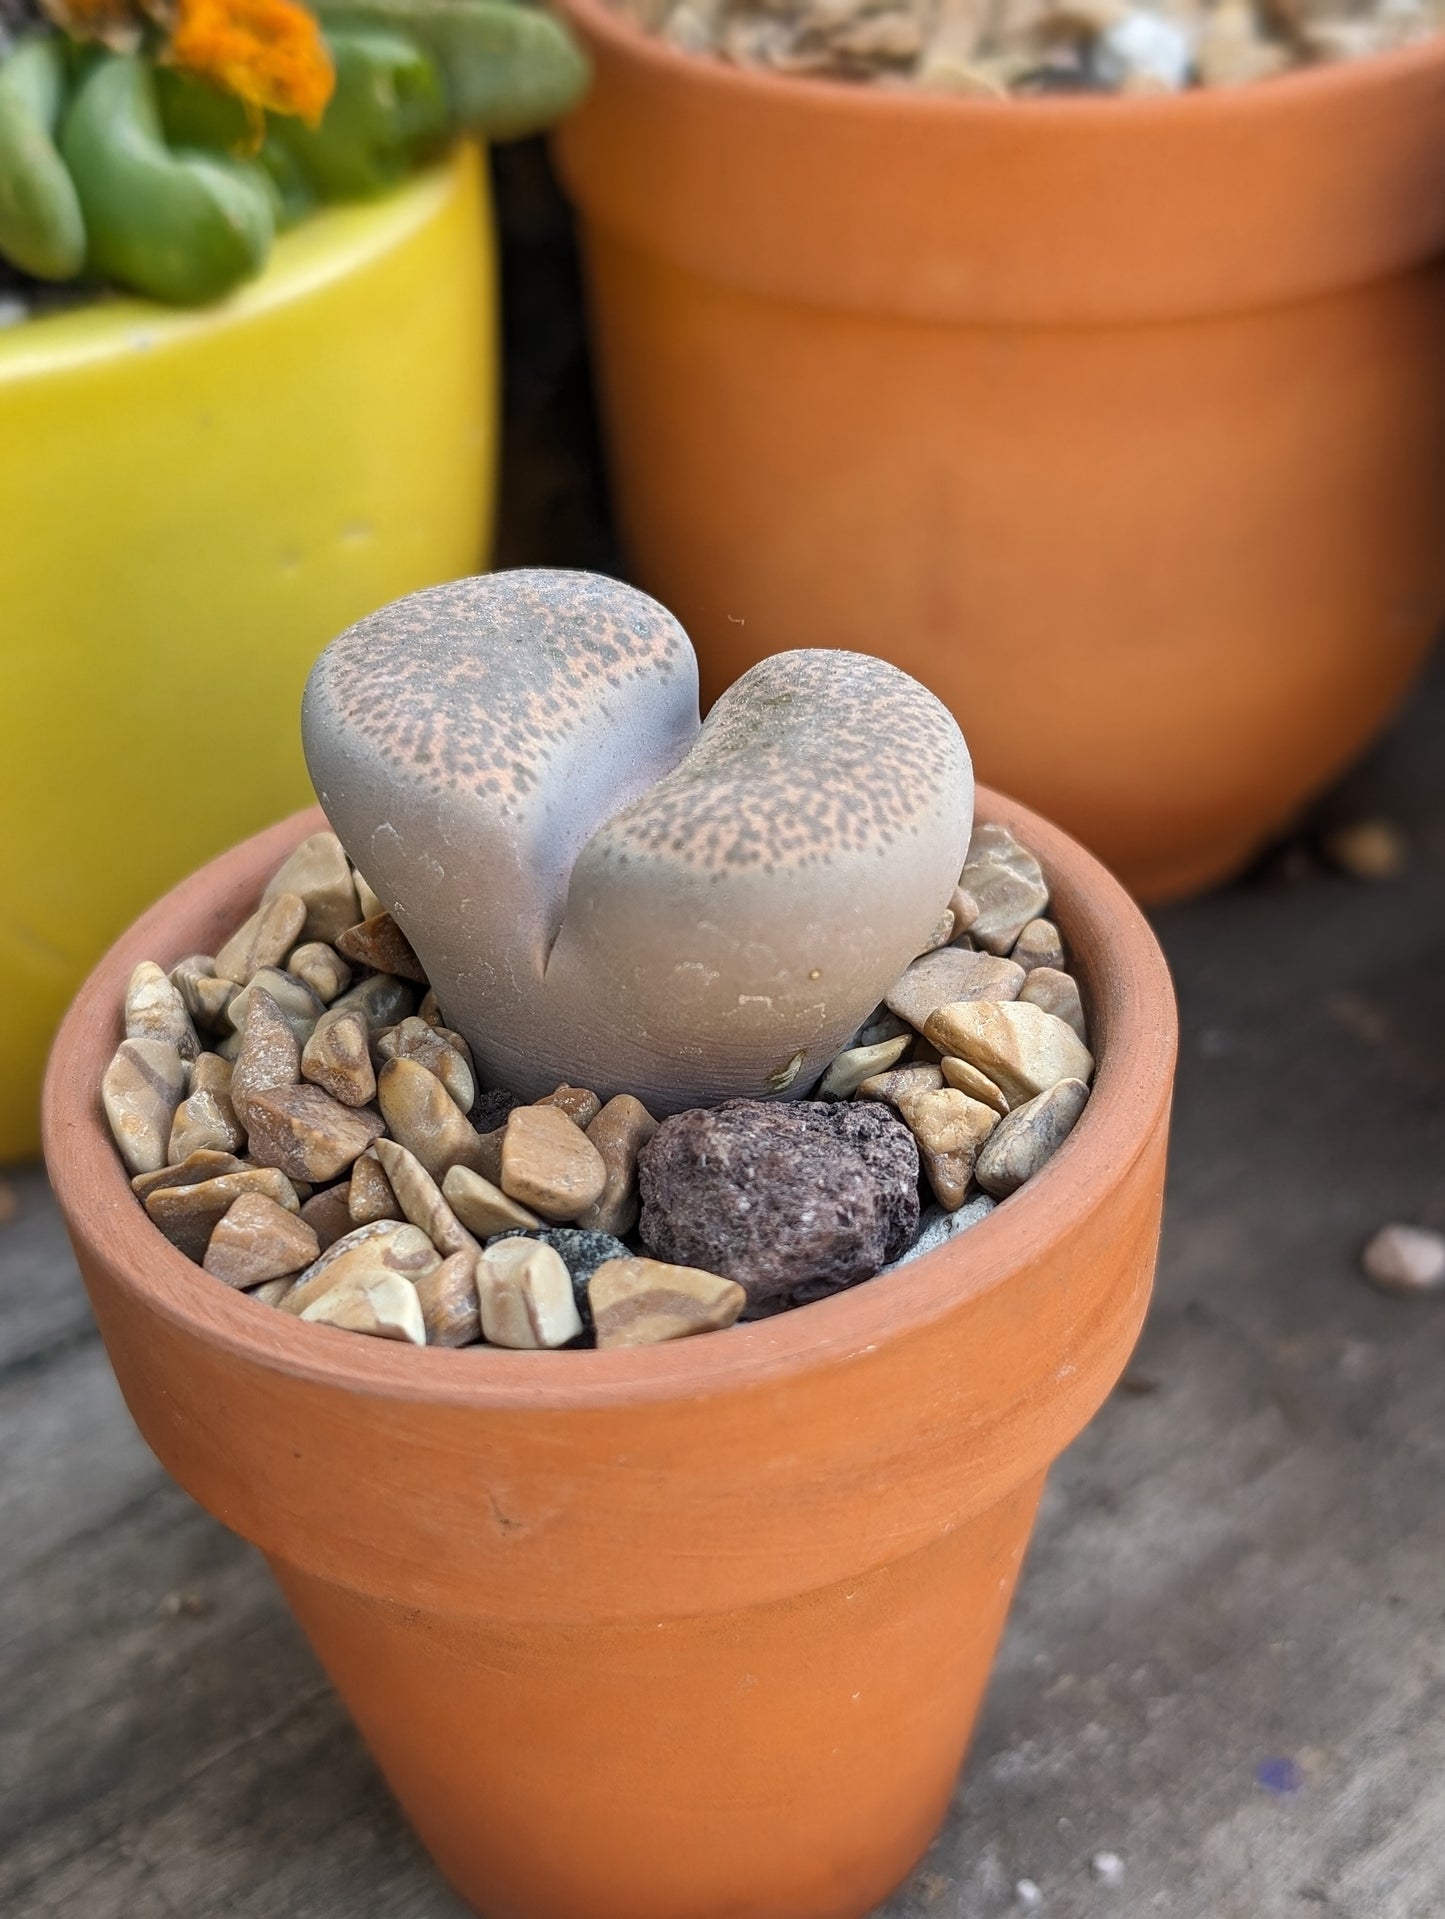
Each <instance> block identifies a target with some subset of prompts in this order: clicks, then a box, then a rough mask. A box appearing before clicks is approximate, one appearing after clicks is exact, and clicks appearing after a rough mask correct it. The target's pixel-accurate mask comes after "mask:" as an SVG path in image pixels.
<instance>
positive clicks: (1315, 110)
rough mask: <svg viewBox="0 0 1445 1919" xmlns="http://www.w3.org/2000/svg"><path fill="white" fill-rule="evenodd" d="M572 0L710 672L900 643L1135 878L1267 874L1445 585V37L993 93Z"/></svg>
mask: <svg viewBox="0 0 1445 1919" xmlns="http://www.w3.org/2000/svg"><path fill="white" fill-rule="evenodd" d="M562 4H563V7H564V11H565V12H566V13H567V15H568V17H569V18H570V20H571V21H572V23H573V25H574V26H575V27H576V28H577V30H578V31H579V33H580V34H581V35H582V37H583V39H584V40H585V42H586V44H587V48H588V52H589V53H590V55H591V57H592V59H593V62H594V64H595V69H596V79H595V83H594V85H593V88H592V91H591V93H590V95H589V97H588V99H587V100H586V101H585V103H584V104H583V106H582V107H581V109H580V110H579V111H578V112H577V113H576V114H575V115H574V116H573V117H572V118H571V119H570V120H569V121H567V122H566V123H565V124H564V126H563V127H562V128H561V129H560V130H559V132H558V134H557V136H556V151H557V155H558V159H559V162H560V165H561V170H562V174H563V177H564V181H565V184H566V185H567V187H568V189H569V191H570V193H571V195H572V197H573V198H574V199H575V201H576V203H577V205H578V207H579V209H580V212H581V215H582V235H583V240H584V245H585V255H586V265H587V271H588V280H589V285H590V297H591V307H592V316H593V322H594V339H595V349H596V358H597V363H598V368H599V373H600V381H601V393H602V400H603V405H604V413H605V423H606V428H607V438H608V445H609V453H610V459H611V463H612V472H613V479H614V492H615V498H616V503H617V508H618V512H619V515H620V522H621V529H622V533H623V537H624V541H625V543H626V545H627V547H628V548H629V550H630V553H631V556H632V561H633V568H634V571H635V573H636V576H637V578H638V579H639V581H640V583H641V584H643V585H645V586H646V587H647V588H648V589H649V590H650V591H652V592H653V593H655V594H657V595H658V596H659V597H660V598H661V599H662V600H663V602H664V603H665V604H666V605H668V606H670V607H672V608H673V609H674V610H675V611H676V613H677V614H678V616H679V618H681V619H682V621H683V622H684V624H685V625H686V626H687V628H688V631H689V632H690V633H691V635H692V637H693V640H694V642H695V643H696V645H697V648H698V651H699V653H700V655H701V657H702V660H703V664H704V673H705V684H706V687H707V689H708V691H709V693H710V694H711V695H712V696H715V695H716V694H717V693H718V692H719V691H720V690H721V689H722V688H723V687H724V686H726V685H727V684H728V683H729V682H730V681H732V680H733V679H734V678H735V677H736V676H737V675H738V674H739V673H740V672H742V671H743V670H744V669H745V668H746V667H748V666H749V665H751V664H752V663H753V662H754V661H756V660H757V659H759V658H760V657H761V656H762V655H764V654H766V653H769V652H772V651H776V650H777V649H779V648H783V647H790V646H805V645H831V646H850V647H858V648H861V649H862V650H864V651H868V652H882V653H886V654H887V655H888V657H889V658H891V659H894V660H896V661H897V663H898V664H899V665H900V666H903V667H905V668H907V670H908V671H909V672H910V673H913V674H915V675H917V676H918V677H919V678H920V679H923V680H925V681H926V682H927V683H928V684H929V685H930V686H931V687H932V688H933V690H934V691H935V692H936V693H938V694H939V695H940V696H941V697H943V698H944V699H945V700H947V701H948V702H949V704H950V705H951V706H952V707H953V710H954V711H955V713H956V714H957V716H958V718H959V721H960V723H961V724H962V726H963V729H964V731H965V733H966V734H967V736H968V740H969V744H970V746H971V747H972V749H973V753H974V757H975V760H976V762H977V765H978V767H979V770H980V773H981V774H982V776H983V777H984V778H985V779H987V780H990V781H992V782H993V783H994V784H995V785H998V786H1001V787H1003V788H1004V789H1005V790H1007V791H1009V792H1016V793H1018V794H1019V795H1020V796H1021V797H1022V798H1024V799H1026V800H1027V801H1028V802H1029V803H1030V804H1031V805H1035V806H1038V807H1039V808H1040V810H1041V811H1043V812H1045V813H1046V814H1048V815H1049V817H1051V818H1056V819H1058V820H1059V821H1060V823H1061V824H1062V825H1064V826H1065V827H1066V828H1067V829H1068V830H1069V831H1071V832H1073V833H1075V834H1077V835H1078V836H1079V838H1081V839H1082V840H1083V841H1084V842H1085V843H1086V844H1087V845H1089V846H1090V847H1091V848H1092V849H1093V850H1094V851H1095V852H1096V853H1098V854H1099V855H1100V856H1101V857H1102V858H1103V859H1105V860H1106V861H1107V862H1108V863H1109V864H1110V865H1112V866H1113V867H1114V868H1115V869H1116V870H1117V871H1118V872H1119V873H1120V874H1121V876H1122V877H1123V878H1124V879H1125V880H1126V881H1127V882H1128V883H1129V884H1130V885H1131V886H1132V887H1133V888H1134V889H1135V890H1136V891H1137V892H1139V893H1140V894H1142V895H1144V896H1145V897H1150V898H1163V897H1167V896H1169V895H1173V894H1178V893H1183V892H1186V891H1189V890H1192V889H1195V888H1198V887H1200V886H1202V885H1205V884H1207V883H1209V882H1211V881H1214V880H1217V879H1219V878H1220V877H1222V876H1223V875H1226V874H1228V873H1229V872H1230V871H1231V870H1232V869H1234V868H1237V867H1238V866H1240V865H1241V864H1242V863H1243V862H1244V861H1245V860H1246V859H1247V858H1248V856H1249V855H1250V853H1251V852H1252V851H1253V850H1254V849H1255V848H1256V847H1258V846H1259V845H1260V843H1261V842H1262V841H1264V840H1265V839H1266V838H1268V836H1269V835H1270V834H1271V833H1272V832H1273V831H1274V830H1275V829H1277V828H1278V827H1279V826H1281V825H1282V824H1283V823H1284V822H1286V821H1287V820H1288V818H1289V817H1290V815H1291V814H1292V813H1293V812H1294V811H1295V810H1296V809H1297V808H1298V807H1299V806H1300V804H1301V803H1302V802H1303V801H1304V800H1305V799H1306V798H1307V797H1308V796H1309V795H1310V794H1312V793H1313V792H1315V791H1316V790H1317V789H1318V788H1319V787H1320V786H1321V785H1322V784H1324V783H1326V782H1327V781H1328V780H1329V779H1330V778H1331V777H1332V776H1333V774H1334V773H1335V772H1336V771H1337V769H1339V768H1340V767H1341V766H1342V765H1343V764H1344V763H1345V762H1347V761H1348V760H1349V759H1350V758H1351V756H1352V755H1354V754H1355V753H1356V752H1357V751H1358V750H1359V749H1360V747H1361V746H1362V744H1363V743H1364V742H1365V741H1367V740H1368V739H1369V738H1370V736H1371V735H1372V734H1373V733H1374V732H1375V731H1376V730H1377V729H1378V728H1379V726H1380V725H1381V724H1382V722H1383V720H1384V719H1385V717H1386V716H1387V715H1388V714H1389V713H1390V711H1391V710H1392V709H1393V708H1394V707H1395V705H1396V704H1397V702H1398V701H1399V700H1400V698H1401V696H1402V693H1403V691H1404V690H1405V688H1406V687H1407V686H1408V685H1409V683H1410V680H1411V677H1412V676H1413V675H1414V673H1415V671H1416V669H1417V667H1418V666H1419V664H1420V662H1421V659H1422V657H1423V655H1424V653H1425V651H1426V648H1427V646H1428V644H1429V641H1430V638H1431V635H1432V633H1433V632H1434V631H1435V630H1436V629H1437V627H1438V624H1439V622H1440V619H1441V616H1442V613H1445V351H1442V346H1441V342H1442V340H1445V272H1442V269H1441V267H1440V266H1439V264H1438V263H1437V260H1436V256H1437V255H1438V254H1439V253H1440V251H1441V249H1442V247H1445V37H1436V38H1435V39H1433V40H1431V41H1429V42H1428V43H1426V44H1424V45H1422V46H1419V47H1417V48H1415V49H1412V50H1410V51H1407V52H1402V53H1398V54H1393V55H1389V56H1382V57H1379V58H1376V59H1371V60H1361V61H1358V62H1354V63H1350V64H1347V65H1342V66H1337V67H1331V68H1328V69H1323V68H1322V69H1319V70H1316V71H1313V72H1309V73H1304V74H1300V75H1296V76H1290V77H1286V78H1283V79H1280V80H1277V81H1272V82H1269V83H1267V84H1264V85H1259V86H1255V87H1247V88H1243V89H1240V90H1237V91H1227V92H1208V93H1206V92H1200V93H1194V94H1187V95H1181V96H1175V97H1173V98H1164V99H1160V98H1157V97H1156V98H1142V97H1141V98H1133V99H1108V100H1079V99H1072V100H1054V101H1047V100H1034V101H967V100H956V99H953V100H950V99H942V98H936V97H932V98H931V97H926V96H924V97H920V96H918V95H912V94H909V93H907V92H905V91H901V90H898V89H876V90H870V89H865V88H859V87H849V86H846V85H842V84H835V83H830V82H823V81H814V80H796V79H795V80H787V79H779V78H776V77H773V76H771V75H767V74H758V73H753V72H747V71H742V70H740V69H736V68H732V67H729V66H727V65H724V64H722V63H720V62H712V61H707V60H699V59H693V58H689V57H687V56H685V55H683V54H680V53H675V52H673V51H672V50H671V49H670V48H668V47H667V46H665V45H663V44H662V43H660V42H658V41H656V40H654V39H649V38H647V37H645V36H644V35H642V34H640V33H639V32H637V31H636V30H635V29H633V28H632V27H631V26H630V25H629V24H628V23H627V22H626V21H625V20H623V19H622V18H621V17H619V16H618V15H617V14H616V13H615V12H614V11H612V10H610V9H609V8H608V7H606V6H604V5H602V4H599V0H562Z"/></svg>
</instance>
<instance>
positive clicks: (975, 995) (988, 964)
mask: <svg viewBox="0 0 1445 1919" xmlns="http://www.w3.org/2000/svg"><path fill="white" fill-rule="evenodd" d="M1023 983H1024V969H1023V968H1022V967H1021V966H1017V965H1015V963H1014V962H1013V960H1011V959H1003V958H1001V957H999V956H997V955H995V954H993V953H975V952H973V951H972V950H971V949H970V948H969V947H967V946H945V947H942V948H940V950H939V951H938V952H936V953H925V954H924V955H923V957H922V958H921V959H916V960H914V962H913V964H912V965H911V966H909V967H906V968H905V969H904V971H903V972H902V973H900V975H899V976H898V979H897V980H896V982H895V983H894V986H893V989H892V991H891V992H890V993H889V995H888V1000H887V1004H888V1007H889V1010H890V1011H891V1012H894V1013H897V1014H898V1016H899V1018H900V1019H906V1020H907V1021H908V1023H909V1025H910V1026H913V1027H916V1028H917V1029H918V1031H919V1032H922V1031H923V1029H924V1027H925V1026H926V1025H927V1024H928V1020H929V1016H930V1015H931V1014H933V1013H936V1012H937V1011H938V1009H939V1007H940V1006H951V1005H953V1004H954V1003H955V1002H956V1001H958V1000H964V999H992V1000H1009V999H1017V998H1018V992H1019V988H1020V987H1021V986H1022V985H1023Z"/></svg>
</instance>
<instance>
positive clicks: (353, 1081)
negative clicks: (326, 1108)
mask: <svg viewBox="0 0 1445 1919" xmlns="http://www.w3.org/2000/svg"><path fill="white" fill-rule="evenodd" d="M301 1077H302V1078H303V1079H307V1080H310V1082H311V1084H312V1085H313V1086H319V1087H320V1088H321V1090H322V1091H323V1092H325V1093H329V1094H330V1095H331V1097H332V1098H333V1099H336V1100H340V1102H341V1104H342V1105H343V1106H366V1105H368V1104H369V1103H370V1102H371V1101H372V1100H373V1099H375V1097H376V1073H375V1070H374V1068H373V1067H372V1064H371V1036H370V1034H369V1032H368V1031H367V1026H366V1021H365V1019H364V1018H363V1016H362V1014H361V1013H360V1011H359V1010H358V1009H357V1008H356V1007H354V1006H344V1007H341V1008H339V1009H338V1008H332V1009H331V1010H330V1011H328V1012H325V1013H323V1014H322V1015H321V1017H320V1019H319V1020H317V1022H316V1025H315V1028H314V1030H313V1031H312V1034H311V1037H310V1038H309V1039H308V1040H307V1042H306V1044H305V1046H304V1047H303V1048H302V1050H301Z"/></svg>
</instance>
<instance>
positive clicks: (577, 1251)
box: [487, 1226, 631, 1332]
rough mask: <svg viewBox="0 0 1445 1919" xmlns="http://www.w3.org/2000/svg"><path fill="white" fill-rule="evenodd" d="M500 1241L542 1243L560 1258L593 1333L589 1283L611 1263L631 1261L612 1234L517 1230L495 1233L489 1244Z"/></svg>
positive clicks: (546, 1228) (555, 1229)
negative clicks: (608, 1262)
mask: <svg viewBox="0 0 1445 1919" xmlns="http://www.w3.org/2000/svg"><path fill="white" fill-rule="evenodd" d="M499 1239H543V1240H545V1241H546V1242H547V1244H548V1245H549V1246H552V1247H555V1249H556V1250H557V1252H558V1253H560V1254H561V1257H562V1264H563V1265H564V1266H565V1267H566V1268H567V1272H568V1274H569V1276H570V1277H571V1280H572V1296H573V1298H574V1299H575V1300H576V1301H577V1310H578V1312H579V1313H581V1315H582V1324H583V1325H584V1326H585V1327H586V1328H587V1329H588V1331H589V1332H590V1331H591V1329H592V1303H591V1301H590V1300H589V1299H588V1297H587V1282H588V1280H589V1279H591V1277H592V1275H593V1274H594V1273H595V1272H596V1271H597V1268H598V1267H599V1266H600V1265H601V1264H602V1263H603V1261H604V1260H608V1259H627V1258H630V1256H631V1255H630V1254H629V1252H628V1249H627V1247H625V1246H624V1245H623V1243H622V1241H621V1240H620V1239H614V1238H613V1237H612V1235H611V1233H589V1232H587V1231H586V1230H585V1229H584V1228H583V1227H581V1226H544V1227H542V1228H540V1229H539V1228H537V1227H535V1226H530V1227H529V1226H517V1227H514V1228H513V1229H512V1230H511V1231H510V1232H506V1233H493V1234H492V1236H491V1237H490V1239H488V1241H487V1244H488V1245H489V1246H494V1245H495V1244H496V1243H497V1241H498V1240H499Z"/></svg>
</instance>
